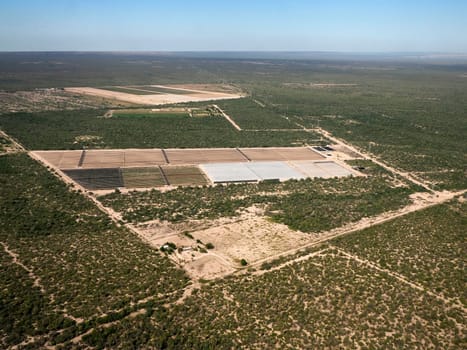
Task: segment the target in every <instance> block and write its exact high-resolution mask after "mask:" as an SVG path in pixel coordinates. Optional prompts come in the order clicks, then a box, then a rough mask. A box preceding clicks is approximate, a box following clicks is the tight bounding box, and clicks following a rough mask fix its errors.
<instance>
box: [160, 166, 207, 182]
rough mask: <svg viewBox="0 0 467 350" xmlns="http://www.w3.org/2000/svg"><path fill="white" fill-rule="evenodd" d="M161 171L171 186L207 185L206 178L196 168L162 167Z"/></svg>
mask: <svg viewBox="0 0 467 350" xmlns="http://www.w3.org/2000/svg"><path fill="white" fill-rule="evenodd" d="M161 169H162V172H163V173H164V175H165V178H166V179H167V181H168V183H169V184H170V185H172V186H184V185H193V186H195V185H207V184H209V182H208V180H207V179H206V176H205V175H204V174H203V172H202V171H201V170H200V169H199V168H198V167H196V166H162V167H161Z"/></svg>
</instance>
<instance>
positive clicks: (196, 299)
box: [84, 250, 465, 349]
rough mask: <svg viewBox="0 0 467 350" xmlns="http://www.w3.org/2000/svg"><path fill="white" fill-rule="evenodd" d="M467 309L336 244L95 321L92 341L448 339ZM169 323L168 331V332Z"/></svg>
mask: <svg viewBox="0 0 467 350" xmlns="http://www.w3.org/2000/svg"><path fill="white" fill-rule="evenodd" d="M464 317H465V316H464V315H463V314H462V313H461V312H460V311H458V310H456V309H450V308H449V307H447V306H446V305H445V304H444V303H443V302H441V301H439V300H437V299H436V298H433V297H431V296H429V295H427V294H424V293H423V292H421V291H419V290H416V289H413V288H411V287H410V286H408V285H406V284H403V283H401V282H399V281H398V280H396V279H394V278H392V277H391V276H388V275H386V274H384V273H379V272H377V271H374V270H372V269H371V268H369V267H366V266H364V265H361V264H359V263H357V262H356V261H354V260H349V259H347V258H346V257H343V256H341V255H339V253H337V252H336V251H333V250H330V251H329V253H328V254H323V255H319V256H316V257H313V258H311V259H310V260H307V261H303V262H300V263H294V264H292V265H289V266H287V267H285V268H283V269H280V270H276V271H271V272H266V273H264V274H263V275H261V276H237V277H228V278H225V279H223V280H221V281H216V282H215V283H209V284H206V285H204V286H203V287H202V288H201V289H200V290H197V291H196V290H195V291H194V292H193V294H192V295H191V296H190V297H188V298H187V299H185V302H184V303H183V304H180V305H173V307H171V308H170V309H168V310H167V312H164V313H162V312H155V313H153V314H151V315H148V314H146V315H141V316H139V317H138V318H136V319H134V320H132V321H130V320H125V321H124V322H121V323H118V324H115V325H112V326H111V327H110V328H101V329H96V330H94V331H93V332H92V333H91V334H90V336H89V337H87V338H85V339H84V342H85V343H86V344H88V345H96V344H99V346H100V347H112V344H134V346H135V345H136V346H137V347H138V346H149V347H154V348H173V349H178V348H190V349H206V348H216V349H231V348H239V347H240V348H241V347H243V346H245V344H248V348H274V347H276V346H278V347H281V348H357V347H361V348H414V349H416V348H443V349H456V348H459V347H460V346H461V344H462V342H463V336H464V334H463V330H462V328H461V327H462V324H463V322H464V321H465V319H464ZM161 328H162V329H164V331H161Z"/></svg>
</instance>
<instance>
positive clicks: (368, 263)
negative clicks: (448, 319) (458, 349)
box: [329, 244, 467, 313]
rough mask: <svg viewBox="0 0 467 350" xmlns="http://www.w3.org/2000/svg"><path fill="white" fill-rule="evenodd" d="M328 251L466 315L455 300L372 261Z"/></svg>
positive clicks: (336, 248) (353, 255) (332, 247)
mask: <svg viewBox="0 0 467 350" xmlns="http://www.w3.org/2000/svg"><path fill="white" fill-rule="evenodd" d="M329 249H335V250H337V251H338V252H339V253H340V254H342V255H344V256H345V257H347V258H348V259H352V260H355V261H356V262H358V263H360V264H363V265H366V266H368V267H370V268H372V269H375V270H377V271H380V272H384V273H386V274H388V275H389V276H391V277H394V278H395V279H396V280H398V281H400V282H402V283H405V284H407V285H408V286H410V287H412V288H414V289H417V290H419V291H421V292H424V293H426V294H428V295H430V296H432V297H434V298H436V299H438V300H441V301H442V302H444V303H446V304H450V305H452V306H453V307H456V308H458V309H460V310H462V311H463V312H464V313H467V309H466V308H465V307H464V306H463V305H461V304H459V303H458V302H457V301H456V300H453V299H451V298H448V297H445V296H443V295H440V294H437V293H435V292H432V291H431V290H429V289H428V288H426V287H424V286H422V285H420V284H418V283H416V282H413V281H411V280H410V279H408V278H407V277H406V276H404V275H402V274H400V273H398V272H394V271H391V270H389V269H385V268H383V267H381V266H379V265H377V264H376V263H374V262H372V261H369V260H366V259H363V258H360V257H359V256H358V255H356V254H352V253H349V252H347V251H346V250H344V249H342V248H339V247H337V246H335V245H331V244H330V245H329Z"/></svg>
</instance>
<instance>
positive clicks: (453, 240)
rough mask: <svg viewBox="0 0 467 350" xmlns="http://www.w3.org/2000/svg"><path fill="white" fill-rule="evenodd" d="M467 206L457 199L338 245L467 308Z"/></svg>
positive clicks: (359, 234) (343, 240)
mask: <svg viewBox="0 0 467 350" xmlns="http://www.w3.org/2000/svg"><path fill="white" fill-rule="evenodd" d="M466 213H467V205H466V204H465V203H459V202H457V200H455V201H453V202H450V203H449V204H442V205H437V206H435V207H431V208H428V209H425V210H422V211H419V212H416V213H412V214H409V215H407V216H404V217H402V218H399V219H397V220H394V221H391V222H388V223H384V224H382V225H378V226H375V227H371V228H368V229H366V230H363V231H360V232H358V233H355V234H353V235H349V236H346V237H341V238H338V239H336V240H335V244H336V245H337V246H339V247H342V248H344V249H345V250H346V251H348V252H351V253H353V254H356V255H357V256H359V257H361V258H364V259H367V260H370V261H372V262H375V263H376V264H378V265H379V266H381V267H383V268H386V269H390V270H392V271H396V272H398V273H400V274H402V275H403V276H405V277H407V278H408V279H409V280H411V281H414V282H416V283H418V284H420V285H423V286H424V287H426V288H428V289H429V290H431V291H433V292H435V293H438V294H441V295H444V296H445V297H448V298H452V299H457V300H458V301H459V302H460V303H462V304H463V305H464V306H465V305H467V294H466V288H465V283H466V280H465V269H466V265H467V259H466V255H465V252H466V250H467V242H466V231H465V230H466V227H467V215H466Z"/></svg>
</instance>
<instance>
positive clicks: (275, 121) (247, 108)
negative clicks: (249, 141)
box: [217, 98, 297, 129]
mask: <svg viewBox="0 0 467 350" xmlns="http://www.w3.org/2000/svg"><path fill="white" fill-rule="evenodd" d="M217 105H218V106H219V107H220V108H222V110H223V111H224V112H225V113H226V114H228V115H229V116H230V117H231V118H232V119H233V120H234V121H235V122H236V123H237V124H238V125H239V126H240V127H241V128H242V129H296V128H297V126H296V125H295V124H292V123H290V122H289V121H288V120H287V119H285V118H284V117H283V116H282V115H281V114H279V113H278V112H277V111H275V110H274V108H272V107H270V106H264V107H263V106H261V105H260V104H258V103H257V102H255V101H254V100H253V99H251V98H241V99H235V100H224V101H218V102H217Z"/></svg>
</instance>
